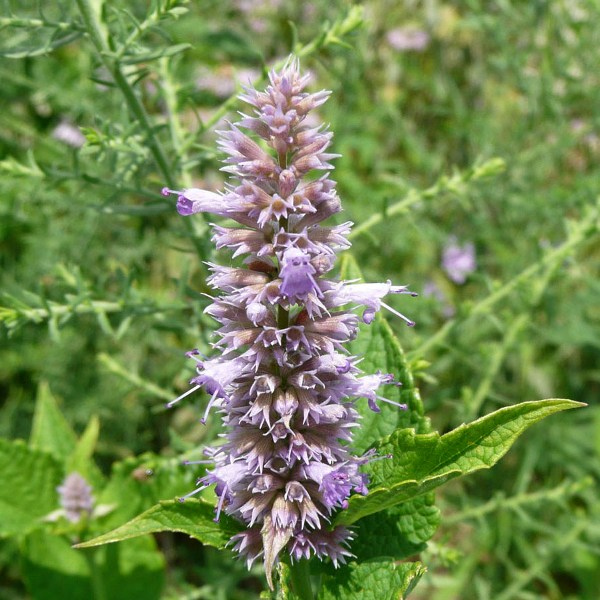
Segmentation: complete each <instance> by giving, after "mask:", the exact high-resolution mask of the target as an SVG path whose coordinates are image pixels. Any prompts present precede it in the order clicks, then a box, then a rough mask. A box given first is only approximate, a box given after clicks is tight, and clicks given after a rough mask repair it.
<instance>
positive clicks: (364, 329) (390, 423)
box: [340, 253, 430, 452]
mask: <svg viewBox="0 0 600 600" xmlns="http://www.w3.org/2000/svg"><path fill="white" fill-rule="evenodd" d="M340 277H341V278H342V279H344V280H350V279H362V273H361V272H360V269H359V267H358V265H357V264H356V261H355V260H354V258H353V257H352V256H351V255H350V254H348V253H346V254H344V255H343V256H342V260H341V266H340ZM348 350H349V351H350V353H351V354H353V355H355V356H360V357H364V359H363V361H362V362H361V363H360V368H361V369H362V370H363V371H364V372H365V373H376V372H377V371H383V372H385V373H392V374H393V375H394V376H395V378H396V380H397V381H399V382H400V383H401V384H402V386H401V387H396V386H388V387H386V388H383V391H382V395H383V396H384V397H385V398H387V399H389V400H393V401H394V402H399V403H401V404H406V405H407V406H408V410H406V411H403V410H400V409H398V407H396V406H394V405H391V404H387V403H384V402H381V403H380V408H381V412H378V413H376V412H373V411H372V410H370V409H369V408H368V405H367V403H366V401H364V402H363V401H359V402H358V404H357V410H358V411H359V412H360V414H361V421H360V427H359V428H357V429H356V430H355V432H354V439H353V442H352V446H353V448H354V449H355V450H356V451H357V452H364V451H365V450H367V449H368V448H369V447H370V446H372V445H373V444H374V443H375V442H376V441H377V440H380V439H381V438H382V437H384V436H386V435H390V434H391V433H392V432H394V431H395V430H396V429H398V428H401V427H413V428H415V429H416V430H417V432H418V433H426V432H428V431H429V430H430V424H429V419H427V418H426V417H425V416H424V414H423V403H422V401H421V397H420V395H419V390H418V389H417V388H416V386H415V383H414V379H413V376H412V374H411V372H410V369H409V367H408V364H407V362H406V358H405V356H404V352H403V351H402V347H401V346H400V343H399V342H398V339H397V338H396V336H395V335H394V332H393V331H392V329H391V327H390V326H389V325H388V323H387V322H386V320H385V319H384V318H383V317H382V315H381V314H377V315H376V317H375V320H374V321H373V322H372V323H371V324H370V325H365V324H364V323H363V324H361V326H360V329H359V334H358V337H357V338H356V340H354V341H352V342H351V343H350V344H348Z"/></svg>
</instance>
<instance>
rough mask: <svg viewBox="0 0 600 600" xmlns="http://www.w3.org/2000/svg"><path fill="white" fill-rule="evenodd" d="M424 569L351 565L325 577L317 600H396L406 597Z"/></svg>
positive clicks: (386, 564) (409, 565) (400, 565)
mask: <svg viewBox="0 0 600 600" xmlns="http://www.w3.org/2000/svg"><path fill="white" fill-rule="evenodd" d="M425 570H426V569H425V567H424V566H423V565H422V564H421V563H419V562H406V563H398V562H395V561H391V560H378V561H369V562H364V563H360V564H357V563H355V562H352V563H350V564H348V565H344V566H342V567H341V568H339V569H335V570H333V569H332V570H331V571H330V574H327V575H324V576H323V578H322V580H323V585H322V587H321V589H320V591H319V594H318V596H317V598H318V600H398V599H400V598H401V599H404V598H406V597H407V596H408V594H409V593H410V592H411V590H412V589H413V588H414V586H415V585H416V584H417V582H418V581H419V579H420V578H421V576H422V575H423V573H425Z"/></svg>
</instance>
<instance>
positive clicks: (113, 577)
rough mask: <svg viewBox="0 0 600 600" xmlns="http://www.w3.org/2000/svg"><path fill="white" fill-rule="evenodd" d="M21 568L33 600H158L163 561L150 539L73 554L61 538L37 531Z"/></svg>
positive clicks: (27, 542) (25, 547)
mask: <svg viewBox="0 0 600 600" xmlns="http://www.w3.org/2000/svg"><path fill="white" fill-rule="evenodd" d="M22 568H23V575H24V580H25V583H26V585H27V588H28V590H29V592H30V593H31V595H32V597H33V598H35V599H36V600H63V599H64V598H68V599H69V600H89V599H90V598H110V599H111V600H121V599H122V600H129V599H130V598H145V599H146V598H147V599H148V600H158V598H160V595H161V589H162V586H163V579H164V577H163V571H164V559H163V557H162V555H161V553H160V552H159V551H158V549H157V548H156V543H155V541H154V540H153V539H152V538H151V537H146V538H140V539H137V540H130V541H127V542H124V543H123V544H119V546H107V547H105V548H95V549H91V550H76V549H74V548H73V547H72V545H71V542H70V541H69V540H67V539H66V538H64V537H62V536H58V535H51V534H49V533H46V532H44V531H37V532H34V533H32V534H30V535H29V536H27V538H26V539H25V543H24V544H23V561H22ZM92 569H93V571H94V572H93V573H92Z"/></svg>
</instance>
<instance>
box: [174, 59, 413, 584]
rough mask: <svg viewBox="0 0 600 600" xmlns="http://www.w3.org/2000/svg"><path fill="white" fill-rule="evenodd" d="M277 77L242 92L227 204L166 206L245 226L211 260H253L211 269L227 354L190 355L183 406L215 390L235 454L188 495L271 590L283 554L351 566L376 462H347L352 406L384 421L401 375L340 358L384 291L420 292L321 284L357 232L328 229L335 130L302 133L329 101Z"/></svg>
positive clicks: (193, 192) (214, 198)
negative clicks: (210, 512) (339, 522)
mask: <svg viewBox="0 0 600 600" xmlns="http://www.w3.org/2000/svg"><path fill="white" fill-rule="evenodd" d="M269 80H270V84H269V85H268V87H267V89H266V90H265V91H257V90H255V89H253V88H247V89H245V91H244V94H242V96H241V97H240V98H241V99H242V100H244V101H245V102H247V103H248V104H250V105H251V107H252V110H251V111H249V112H251V113H252V114H251V115H247V114H242V119H241V121H239V122H238V123H236V124H233V125H230V126H229V130H228V131H224V132H220V136H221V138H220V143H219V146H220V148H221V149H222V150H223V151H224V152H225V153H226V154H227V155H228V157H227V159H226V160H225V164H226V166H225V167H224V168H223V170H224V171H226V172H227V173H229V174H230V175H231V179H230V181H229V183H228V184H226V188H225V190H224V192H223V193H221V194H217V193H215V192H211V191H206V190H200V189H184V190H181V191H173V190H169V189H165V190H163V193H164V194H165V195H168V194H175V195H176V196H177V198H178V200H177V210H178V211H179V212H180V213H181V214H182V215H192V214H194V213H198V212H210V213H213V214H216V215H219V216H222V217H227V218H230V219H232V220H234V221H236V222H237V223H238V225H239V226H236V227H224V226H220V225H213V232H214V234H213V241H214V242H215V243H216V245H217V247H218V248H230V249H231V251H232V253H233V255H234V257H245V258H241V259H240V262H241V265H240V266H239V267H223V266H219V265H213V264H210V265H209V268H210V269H211V271H212V274H211V276H210V278H209V285H210V286H212V287H213V288H215V289H216V290H218V291H219V295H217V296H216V297H215V298H213V302H212V304H210V305H209V306H208V307H207V308H206V312H207V313H208V314H209V315H211V316H212V317H213V318H214V319H215V320H216V321H217V322H218V323H219V324H220V328H219V329H218V330H217V335H218V337H219V340H218V341H217V342H216V343H215V344H214V347H215V350H216V351H217V352H218V355H217V356H216V357H214V358H206V359H205V358H204V357H202V359H200V358H197V356H198V354H199V353H198V352H197V351H192V352H190V353H189V356H190V357H191V358H193V359H194V360H195V361H196V370H197V376H196V377H194V378H193V379H192V380H191V385H192V386H193V387H192V388H191V389H190V390H188V391H187V392H186V393H184V394H183V395H182V396H180V398H183V397H185V396H187V395H188V394H189V393H191V392H193V391H196V390H198V389H204V390H205V392H206V393H207V394H208V395H209V396H210V401H209V403H208V406H207V410H206V413H205V415H204V417H203V420H205V419H206V418H207V417H208V413H209V412H210V409H211V408H212V407H217V408H218V409H219V411H220V413H222V414H223V424H224V426H225V428H226V433H225V438H226V443H225V444H224V445H222V446H220V447H218V448H216V449H208V450H207V452H206V453H207V455H208V457H209V458H210V461H211V463H212V464H213V466H212V468H210V469H209V470H208V471H207V473H206V475H205V476H204V477H202V478H201V479H200V480H199V481H198V488H197V489H196V490H194V491H193V492H191V493H190V494H188V496H189V495H193V494H195V493H197V492H198V491H200V490H201V489H203V488H204V487H206V486H208V485H213V484H214V485H215V486H216V494H217V496H218V498H219V501H218V504H217V509H216V511H217V519H218V517H219V515H220V514H221V512H222V511H224V512H225V513H226V514H228V515H231V516H232V517H234V518H236V519H238V520H239V521H241V522H243V523H244V524H245V525H246V526H247V529H246V530H245V531H243V532H242V533H240V534H238V535H236V536H234V538H233V539H232V545H233V548H234V550H236V551H237V552H239V554H240V555H242V556H243V557H244V558H245V559H246V560H247V562H248V565H251V564H252V563H253V562H254V561H255V560H256V559H257V558H259V557H261V558H262V560H263V561H264V565H265V569H266V573H267V579H268V581H269V585H271V587H272V570H273V567H274V565H275V564H276V562H277V561H278V559H279V556H280V555H281V554H282V553H284V552H286V553H288V554H289V555H290V556H291V559H292V560H300V559H303V558H310V557H311V556H317V557H319V558H325V557H330V558H331V559H332V560H333V562H334V564H335V565H336V566H337V565H338V564H340V563H343V562H345V560H346V558H347V557H348V556H351V554H350V552H349V550H348V548H347V546H348V544H349V542H350V541H351V539H352V533H351V532H350V531H349V530H348V529H346V528H344V527H331V526H330V524H329V523H330V520H331V516H332V513H333V512H334V511H335V510H338V509H342V510H343V509H344V508H345V507H346V506H347V504H348V498H349V496H350V495H351V494H352V493H353V492H356V493H359V494H366V493H367V487H366V486H367V483H368V481H367V477H366V476H365V475H364V474H361V473H360V472H359V469H360V467H361V465H363V464H364V463H365V462H367V461H368V460H372V457H373V455H372V454H369V455H366V456H362V457H358V456H354V455H353V454H352V452H351V443H352V430H353V428H354V427H356V426H357V421H358V419H359V415H358V412H357V410H356V409H355V402H356V401H358V399H359V398H361V397H362V398H364V399H366V401H367V402H368V405H369V406H370V408H371V409H372V410H375V411H378V410H379V408H378V406H377V401H384V402H391V401H389V400H386V399H385V397H383V396H381V395H379V393H378V390H379V388H380V387H381V386H384V385H390V384H391V385H396V384H395V382H394V378H393V375H391V374H383V373H376V374H365V373H362V372H361V371H360V369H359V368H358V366H357V364H358V362H359V360H358V359H357V358H356V357H353V356H349V355H348V352H347V350H345V348H344V345H345V344H346V343H347V342H349V341H350V340H352V339H354V337H355V336H356V334H357V331H358V325H359V321H360V320H361V319H362V321H364V322H365V323H370V322H371V321H372V320H373V318H374V315H375V313H376V312H377V311H378V310H379V309H380V308H381V306H384V307H386V308H390V307H389V306H388V305H386V304H385V303H384V302H383V301H382V298H383V297H385V296H386V295H387V294H411V295H415V294H412V293H411V292H409V291H408V290H407V289H406V287H404V286H394V285H392V284H391V282H389V281H388V282H386V283H378V284H360V283H356V282H353V281H347V282H346V281H341V282H340V281H334V280H332V279H328V278H327V273H328V272H329V271H331V269H332V268H333V267H334V264H335V257H336V253H337V252H339V251H340V250H343V249H346V248H348V247H349V246H350V243H349V241H348V239H347V236H348V233H349V232H350V229H351V226H352V223H349V222H347V223H343V224H341V225H337V226H323V225H321V222H322V221H324V220H325V219H327V218H328V217H330V216H331V215H333V214H335V213H337V212H339V211H340V210H341V204H340V201H339V198H338V196H337V193H336V190H335V182H334V181H332V180H331V179H330V178H329V172H330V171H331V170H332V169H333V167H332V165H331V163H330V161H331V160H332V159H334V158H336V156H337V155H336V154H332V153H330V152H328V148H329V145H330V143H331V139H332V134H331V133H330V132H329V131H327V130H326V128H323V127H319V128H316V129H315V128H309V127H308V126H306V125H304V124H303V122H304V120H305V117H306V115H307V114H308V113H309V111H311V110H313V109H315V108H317V107H318V106H320V105H321V104H323V103H324V102H325V101H326V100H327V97H328V96H329V92H326V91H321V92H317V93H312V94H310V93H307V92H305V91H304V89H305V87H306V85H307V83H308V76H306V75H301V74H300V71H299V64H298V61H297V60H295V59H290V60H289V61H288V62H287V64H286V65H285V66H284V67H283V68H282V70H281V71H279V72H277V71H272V72H271V73H270V75H269ZM244 131H246V132H248V133H249V134H251V135H252V136H253V137H254V138H257V139H258V141H255V140H254V139H252V138H251V137H250V136H249V135H246V133H244ZM315 171H316V172H317V176H315V173H314V172H315ZM319 172H320V174H319ZM308 174H310V175H309V176H308V177H307V175H308ZM356 309H358V312H359V314H360V318H359V316H358V315H357V314H355V312H354V311H355V310H356ZM390 310H392V311H393V309H390ZM393 312H394V313H395V314H397V315H399V316H401V317H402V319H404V320H405V321H406V322H407V323H408V324H409V325H412V324H413V323H412V321H410V320H409V319H407V318H406V317H404V316H403V315H401V314H400V313H397V312H396V311H393ZM180 398H178V399H176V400H174V401H173V402H171V403H169V404H170V405H172V404H174V403H175V402H176V401H177V400H179V399H180ZM398 407H399V408H400V409H404V408H406V407H405V406H403V405H398Z"/></svg>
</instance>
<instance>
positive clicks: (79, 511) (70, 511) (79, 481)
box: [56, 473, 94, 523]
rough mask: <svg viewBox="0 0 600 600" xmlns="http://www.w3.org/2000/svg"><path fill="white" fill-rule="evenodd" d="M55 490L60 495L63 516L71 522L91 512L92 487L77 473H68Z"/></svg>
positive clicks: (92, 502)
mask: <svg viewBox="0 0 600 600" xmlns="http://www.w3.org/2000/svg"><path fill="white" fill-rule="evenodd" d="M56 491H57V492H58V494H59V496H60V504H61V506H62V508H63V510H64V511H65V517H66V518H67V520H69V521H71V523H77V522H78V521H79V520H80V519H81V517H82V516H84V515H90V514H91V513H92V509H93V508H94V497H93V496H92V488H91V486H90V485H89V484H88V482H87V481H86V480H85V479H84V478H83V477H82V476H81V475H80V474H79V473H70V474H69V475H68V476H67V477H66V479H65V480H64V481H63V483H62V485H60V486H59V487H57V488H56Z"/></svg>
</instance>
